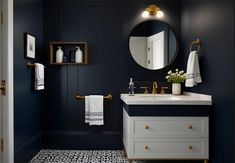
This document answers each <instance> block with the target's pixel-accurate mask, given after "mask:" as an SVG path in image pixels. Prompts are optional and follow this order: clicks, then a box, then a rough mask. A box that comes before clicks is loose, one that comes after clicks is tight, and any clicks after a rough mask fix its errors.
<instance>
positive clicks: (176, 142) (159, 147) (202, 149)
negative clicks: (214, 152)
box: [129, 138, 208, 159]
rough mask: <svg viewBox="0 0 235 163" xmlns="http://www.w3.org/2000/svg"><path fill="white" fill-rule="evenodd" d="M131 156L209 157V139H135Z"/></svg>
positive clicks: (156, 157)
mask: <svg viewBox="0 0 235 163" xmlns="http://www.w3.org/2000/svg"><path fill="white" fill-rule="evenodd" d="M131 142H132V143H131V144H132V147H131V148H130V151H129V152H130V153H129V158H155V159H158V158H162V159H164V158H182V159H184V158H185V159H187V158H191V159H192V158H195V159H207V158H208V139H181V138H179V139H148V140H141V139H133V140H132V141H131Z"/></svg>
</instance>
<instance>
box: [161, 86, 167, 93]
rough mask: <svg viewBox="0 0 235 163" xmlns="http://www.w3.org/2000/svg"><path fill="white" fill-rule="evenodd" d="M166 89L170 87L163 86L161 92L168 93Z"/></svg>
mask: <svg viewBox="0 0 235 163" xmlns="http://www.w3.org/2000/svg"><path fill="white" fill-rule="evenodd" d="M165 89H168V87H162V89H161V92H160V93H161V94H166V92H165Z"/></svg>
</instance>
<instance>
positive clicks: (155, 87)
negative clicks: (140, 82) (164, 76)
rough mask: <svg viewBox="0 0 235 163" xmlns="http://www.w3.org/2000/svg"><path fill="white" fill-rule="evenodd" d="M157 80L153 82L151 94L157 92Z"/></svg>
mask: <svg viewBox="0 0 235 163" xmlns="http://www.w3.org/2000/svg"><path fill="white" fill-rule="evenodd" d="M157 88H158V87H157V82H153V89H152V94H157Z"/></svg>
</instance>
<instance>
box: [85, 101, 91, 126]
mask: <svg viewBox="0 0 235 163" xmlns="http://www.w3.org/2000/svg"><path fill="white" fill-rule="evenodd" d="M89 122H90V96H85V123H89Z"/></svg>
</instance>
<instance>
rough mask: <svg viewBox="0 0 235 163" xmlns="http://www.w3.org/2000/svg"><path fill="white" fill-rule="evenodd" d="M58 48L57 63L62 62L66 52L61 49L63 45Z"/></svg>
mask: <svg viewBox="0 0 235 163" xmlns="http://www.w3.org/2000/svg"><path fill="white" fill-rule="evenodd" d="M57 48H58V50H57V51H56V63H62V62H63V55H64V52H63V50H62V49H61V48H62V47H61V46H58V47H57Z"/></svg>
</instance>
